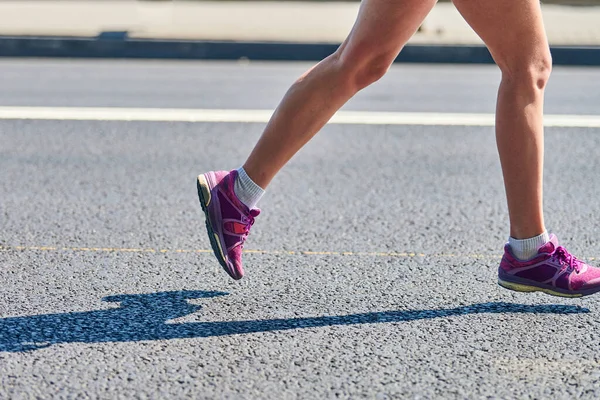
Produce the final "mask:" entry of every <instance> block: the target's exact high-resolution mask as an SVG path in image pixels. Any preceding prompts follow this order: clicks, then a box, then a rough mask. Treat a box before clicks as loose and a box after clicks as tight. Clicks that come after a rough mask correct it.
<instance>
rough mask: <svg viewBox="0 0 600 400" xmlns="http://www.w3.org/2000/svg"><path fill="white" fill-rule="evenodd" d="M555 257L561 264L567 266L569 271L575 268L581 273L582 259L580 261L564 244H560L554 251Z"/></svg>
mask: <svg viewBox="0 0 600 400" xmlns="http://www.w3.org/2000/svg"><path fill="white" fill-rule="evenodd" d="M554 257H555V258H556V259H558V261H559V262H560V263H561V264H564V265H566V266H567V268H568V270H569V271H573V270H575V272H577V273H579V271H580V270H581V261H579V260H578V259H577V258H576V257H575V256H574V255H572V254H571V253H569V252H568V251H567V249H565V248H564V247H562V246H558V247H557V248H556V251H555V252H554Z"/></svg>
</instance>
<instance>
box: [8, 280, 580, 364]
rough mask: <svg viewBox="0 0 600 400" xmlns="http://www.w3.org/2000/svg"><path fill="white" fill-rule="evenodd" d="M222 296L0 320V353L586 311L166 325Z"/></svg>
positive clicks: (154, 299) (494, 307) (134, 299)
mask: <svg viewBox="0 0 600 400" xmlns="http://www.w3.org/2000/svg"><path fill="white" fill-rule="evenodd" d="M226 294H227V293H223V292H207V291H178V292H160V293H151V294H131V295H119V296H109V297H106V298H104V299H103V300H104V301H108V302H119V303H120V307H119V308H114V309H109V310H97V311H87V312H74V313H63V314H45V315H32V316H25V317H11V318H3V319H0V351H7V352H23V351H31V350H36V349H40V348H44V347H48V346H51V345H53V344H58V343H103V342H137V341H141V340H166V339H180V338H200V337H210V336H225V335H236V334H243V333H255V332H268V331H285V330H291V329H303V328H315V327H325V326H336V325H356V324H376V323H386V322H403V321H414V320H420V319H433V318H443V317H450V316H456V315H468V314H483V313H491V314H497V313H528V314H578V313H588V312H589V310H588V309H586V308H582V307H579V306H567V305H526V304H514V303H502V302H496V303H480V304H473V305H470V306H462V307H455V308H441V309H431V310H408V311H381V312H371V313H360V314H350V315H335V316H322V317H310V318H284V319H264V320H249V321H223V322H192V323H181V324H173V323H167V321H169V320H171V319H174V318H179V317H183V316H185V315H189V314H192V313H194V312H197V311H198V310H200V309H201V306H198V305H193V304H190V303H189V302H188V301H187V300H189V299H200V298H211V297H216V296H223V295H226Z"/></svg>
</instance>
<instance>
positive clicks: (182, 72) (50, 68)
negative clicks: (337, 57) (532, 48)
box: [0, 59, 600, 114]
mask: <svg viewBox="0 0 600 400" xmlns="http://www.w3.org/2000/svg"><path fill="white" fill-rule="evenodd" d="M282 65H283V66H284V67H282ZM312 65H314V63H306V62H302V63H284V64H281V63H270V62H251V63H248V62H239V63H235V62H220V61H211V62H195V61H183V62H182V61H170V62H163V61H161V62H155V61H100V60H79V61H75V60H45V61H43V62H31V61H25V60H6V59H5V60H2V63H1V64H0V87H2V88H3V90H2V91H0V106H70V107H159V108H160V107H164V108H230V109H231V108H232V109H268V110H272V109H274V108H275V107H276V106H277V104H278V102H279V101H280V99H281V97H282V96H283V94H284V93H285V91H286V90H287V89H288V87H289V86H290V85H291V84H292V83H293V82H294V80H296V79H297V78H298V77H299V76H300V75H301V74H302V73H304V72H305V71H306V70H307V69H308V68H310V67H311V66H312ZM225 81H226V82H227V84H226V85H224V84H223V82H225ZM499 82H500V73H499V70H498V68H497V67H496V66H494V65H486V66H468V65H461V66H457V65H425V64H418V65H413V64H402V65H394V67H393V68H392V69H391V71H390V72H389V73H388V74H387V75H386V76H385V77H384V78H383V79H381V81H379V82H378V83H377V84H376V85H373V86H370V87H368V88H367V89H365V90H364V91H362V92H361V93H359V94H358V95H357V96H356V97H355V98H354V99H352V100H351V101H350V102H349V103H348V104H347V105H346V106H345V107H344V108H345V109H348V110H359V111H360V110H367V111H435V112H482V113H490V112H494V108H495V102H496V91H497V87H498V84H499ZM150 83H151V84H150ZM245 93H251V94H252V95H245ZM415 93H418V95H416V94H415ZM598 104H600V68H574V67H555V68H554V70H553V72H552V79H551V80H550V82H549V84H548V89H547V92H546V106H545V107H546V112H547V113H549V114H598V113H599V112H600V111H599V110H600V109H599V108H598Z"/></svg>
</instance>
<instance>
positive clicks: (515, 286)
mask: <svg viewBox="0 0 600 400" xmlns="http://www.w3.org/2000/svg"><path fill="white" fill-rule="evenodd" d="M498 285H500V286H502V287H503V288H505V289H508V290H513V291H515V292H521V293H531V292H542V293H546V294H549V295H551V296H558V297H568V298H576V297H584V296H589V295H592V294H594V293H597V292H598V291H600V288H593V289H588V290H579V291H570V290H569V291H567V290H565V289H560V288H555V287H552V288H550V287H540V286H532V285H527V284H523V283H517V282H510V281H506V280H503V279H500V278H498Z"/></svg>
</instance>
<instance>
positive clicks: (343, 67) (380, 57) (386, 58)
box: [337, 46, 396, 91]
mask: <svg viewBox="0 0 600 400" xmlns="http://www.w3.org/2000/svg"><path fill="white" fill-rule="evenodd" d="M337 57H338V63H339V64H338V65H339V69H340V72H341V73H342V74H343V75H344V77H345V81H346V82H347V83H348V84H349V85H351V86H352V87H353V88H354V90H356V91H359V90H361V89H364V88H365V87H367V86H369V85H371V84H372V83H375V82H377V81H378V80H379V79H381V78H382V77H383V76H384V75H385V74H386V73H387V71H388V70H389V68H390V66H391V65H392V63H393V62H394V59H395V57H396V53H395V52H386V51H380V50H377V49H376V48H374V46H373V47H366V46H364V47H361V46H357V47H355V48H352V49H344V50H342V51H340V52H339V54H337Z"/></svg>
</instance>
